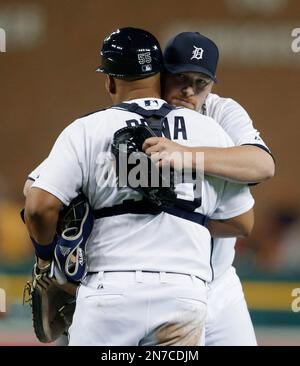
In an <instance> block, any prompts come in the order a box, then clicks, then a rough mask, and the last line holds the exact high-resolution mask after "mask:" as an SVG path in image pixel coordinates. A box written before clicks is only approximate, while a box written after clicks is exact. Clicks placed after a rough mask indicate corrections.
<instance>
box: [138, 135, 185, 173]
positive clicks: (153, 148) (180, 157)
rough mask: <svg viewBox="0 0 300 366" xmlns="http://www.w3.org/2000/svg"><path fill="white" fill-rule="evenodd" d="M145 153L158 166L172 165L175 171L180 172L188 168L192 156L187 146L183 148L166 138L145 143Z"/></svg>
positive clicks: (151, 139)
mask: <svg viewBox="0 0 300 366" xmlns="http://www.w3.org/2000/svg"><path fill="white" fill-rule="evenodd" d="M143 151H144V152H145V153H146V154H147V155H149V156H150V157H151V160H152V161H153V162H154V163H155V164H156V165H157V166H165V165H170V166H171V167H173V168H174V169H177V170H180V169H183V167H185V168H188V166H187V165H189V161H188V160H190V159H189V158H188V156H189V155H191V154H185V153H188V152H189V148H188V147H187V146H182V145H179V144H177V143H176V142H174V141H171V140H169V139H167V138H165V137H150V138H148V139H146V140H145V141H144V144H143Z"/></svg>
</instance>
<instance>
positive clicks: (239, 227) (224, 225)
mask: <svg viewBox="0 0 300 366" xmlns="http://www.w3.org/2000/svg"><path fill="white" fill-rule="evenodd" d="M253 226H254V211H253V209H251V210H249V211H248V212H246V213H243V214H241V215H239V216H236V217H233V218H231V219H226V220H209V221H208V225H207V228H208V230H209V232H210V234H211V236H212V237H215V238H231V237H235V238H238V237H247V236H249V235H250V234H251V232H252V229H253Z"/></svg>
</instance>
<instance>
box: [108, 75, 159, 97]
mask: <svg viewBox="0 0 300 366" xmlns="http://www.w3.org/2000/svg"><path fill="white" fill-rule="evenodd" d="M115 85H116V87H115V93H114V94H113V95H111V97H112V100H113V102H114V104H116V103H121V102H123V101H125V100H132V99H140V98H160V97H161V91H160V77H159V74H156V75H154V76H152V77H149V78H145V79H141V80H135V81H130V82H129V81H125V80H115Z"/></svg>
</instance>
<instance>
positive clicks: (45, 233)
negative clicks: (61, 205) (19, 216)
mask: <svg viewBox="0 0 300 366" xmlns="http://www.w3.org/2000/svg"><path fill="white" fill-rule="evenodd" d="M57 219H58V215H57V214H56V213H55V212H53V211H52V210H48V211H44V212H37V211H31V210H28V209H26V208H25V223H26V226H27V229H28V232H29V235H30V236H31V237H32V238H33V239H34V240H35V241H36V242H38V243H39V244H41V245H47V244H50V243H52V241H53V238H54V236H55V232H56V223H57Z"/></svg>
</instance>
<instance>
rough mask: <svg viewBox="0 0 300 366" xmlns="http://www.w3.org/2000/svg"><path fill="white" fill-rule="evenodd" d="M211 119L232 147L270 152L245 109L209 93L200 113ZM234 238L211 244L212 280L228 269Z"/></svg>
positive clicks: (214, 240)
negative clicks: (231, 143)
mask: <svg viewBox="0 0 300 366" xmlns="http://www.w3.org/2000/svg"><path fill="white" fill-rule="evenodd" d="M201 112H202V113H203V114H204V115H206V116H209V117H211V118H213V119H214V120H215V121H216V122H217V123H218V124H219V125H220V126H221V127H222V128H223V129H224V130H225V131H226V132H227V134H228V135H229V136H230V137H231V139H232V141H233V142H234V145H236V146H240V145H248V144H250V145H256V146H260V147H261V148H263V149H264V150H266V151H270V150H269V148H268V147H267V145H266V144H265V142H264V141H263V140H262V138H261V137H260V133H259V131H257V130H256V129H255V128H254V127H253V123H252V120H251V118H250V117H249V115H248V113H247V112H246V111H245V109H244V108H243V107H242V106H241V105H240V104H239V103H237V102H236V101H234V100H233V99H231V98H222V97H220V96H219V95H217V94H213V93H210V94H209V95H208V97H207V98H206V101H205V105H204V107H203V110H202V111H201ZM235 242H236V238H217V239H213V242H212V268H213V271H214V278H217V277H219V276H220V275H222V274H223V273H225V272H226V270H228V268H230V266H231V265H232V263H233V260H234V255H235V250H234V247H235Z"/></svg>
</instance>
